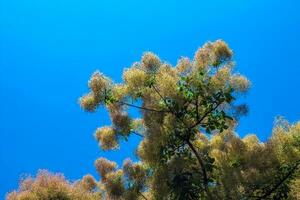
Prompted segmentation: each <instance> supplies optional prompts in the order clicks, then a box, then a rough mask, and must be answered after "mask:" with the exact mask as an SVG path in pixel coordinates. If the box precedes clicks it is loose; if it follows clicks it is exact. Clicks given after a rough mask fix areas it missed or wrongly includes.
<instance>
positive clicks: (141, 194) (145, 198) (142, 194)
mask: <svg viewBox="0 0 300 200" xmlns="http://www.w3.org/2000/svg"><path fill="white" fill-rule="evenodd" d="M139 194H140V195H141V196H142V197H143V199H145V200H148V199H147V198H146V197H145V195H143V193H141V192H139Z"/></svg>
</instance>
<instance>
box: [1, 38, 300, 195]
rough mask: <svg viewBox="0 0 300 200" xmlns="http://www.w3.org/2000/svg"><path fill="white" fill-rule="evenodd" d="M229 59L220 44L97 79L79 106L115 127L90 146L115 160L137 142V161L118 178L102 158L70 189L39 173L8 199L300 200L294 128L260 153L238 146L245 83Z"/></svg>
mask: <svg viewBox="0 0 300 200" xmlns="http://www.w3.org/2000/svg"><path fill="white" fill-rule="evenodd" d="M232 56H233V52H232V50H231V49H230V48H229V47H228V45H227V44H226V43H225V42H224V41H222V40H217V41H215V42H208V43H206V44H205V45H204V46H203V47H201V48H199V49H198V50H197V51H196V53H195V56H194V58H193V59H192V60H190V59H188V58H181V59H179V60H178V63H177V65H176V66H171V65H170V64H168V63H166V62H163V61H161V60H160V58H159V57H158V56H157V55H155V54H153V53H151V52H146V53H145V54H144V55H143V56H142V59H141V61H139V62H136V63H134V64H133V65H132V66H131V67H130V68H128V69H125V71H124V73H123V82H122V83H119V84H117V83H114V82H113V81H112V80H110V79H109V78H108V77H106V76H105V75H103V74H102V73H100V72H95V73H94V74H93V75H92V77H91V79H90V80H89V83H88V86H89V89H90V91H89V93H87V94H85V95H84V96H82V97H81V98H80V105H81V107H82V108H83V109H84V110H86V111H88V112H95V111H96V110H97V109H98V108H99V107H100V106H105V107H106V108H107V109H108V111H109V114H110V118H111V122H112V123H111V125H107V126H103V127H100V128H98V129H97V130H96V132H95V138H96V139H97V141H98V142H99V145H100V147H101V148H102V149H103V150H116V149H118V147H119V141H120V140H122V139H125V140H127V139H128V137H129V136H130V135H131V134H136V135H138V136H140V137H141V138H142V140H141V142H140V144H139V145H138V147H137V149H136V154H137V155H138V157H139V159H140V161H139V162H137V163H133V162H132V161H131V160H125V161H124V164H123V167H121V168H119V167H118V166H117V165H116V163H115V162H113V161H109V160H107V159H105V158H99V159H97V160H96V161H95V166H96V169H97V171H98V173H99V175H100V176H101V180H99V181H95V179H94V178H93V177H91V176H90V175H87V176H85V177H83V179H82V180H80V181H78V182H76V183H69V182H67V181H66V180H64V179H63V178H62V177H60V176H57V175H53V174H50V173H40V174H38V175H37V177H36V178H35V179H32V178H28V179H25V180H23V181H22V182H21V184H20V188H19V190H18V191H16V192H12V193H10V194H9V195H8V196H7V199H8V200H19V199H29V200H31V199H80V198H81V197H82V196H84V197H83V198H84V199H94V198H95V199H108V200H119V199H120V200H134V199H137V200H138V199H148V200H150V199H151V200H152V199H153V200H155V199H157V200H165V199H166V200H173V199H174V200H175V199H176V200H189V199H191V200H197V199H299V196H300V190H299V188H300V185H299V180H300V179H299V178H300V172H299V165H300V123H295V124H289V123H288V122H286V121H285V120H284V119H283V118H278V120H277V121H276V123H275V126H274V129H273V134H272V136H271V138H270V139H269V140H268V141H266V142H264V143H262V142H260V141H259V140H258V138H257V137H256V136H255V135H248V136H246V137H244V138H240V137H238V135H237V134H236V133H235V131H234V130H235V127H236V125H237V123H238V119H239V117H240V116H241V115H245V114H246V113H247V110H248V109H247V106H246V105H245V104H238V103H237V102H236V101H235V100H236V99H237V98H238V97H239V96H240V95H244V94H246V93H247V91H248V89H249V87H250V82H249V80H248V79H247V78H245V77H244V76H242V75H241V74H239V73H237V72H235V70H234V62H233V60H232ZM130 107H133V108H136V109H139V110H140V118H138V119H133V118H132V117H131V116H130V115H129V114H128V109H129V108H130ZM41 177H44V179H45V180H47V181H48V182H49V184H41V183H40V180H41V179H43V178H41ZM47 181H46V182H47ZM48 182H47V183H48ZM52 182H53V183H54V184H52ZM27 183H28V184H27ZM53 185H54V186H53ZM48 194H51V195H59V196H55V197H52V196H49V195H48ZM79 194H80V195H81V196H76V195H79ZM38 195H40V196H38ZM47 195H48V196H47ZM100 196H101V197H100Z"/></svg>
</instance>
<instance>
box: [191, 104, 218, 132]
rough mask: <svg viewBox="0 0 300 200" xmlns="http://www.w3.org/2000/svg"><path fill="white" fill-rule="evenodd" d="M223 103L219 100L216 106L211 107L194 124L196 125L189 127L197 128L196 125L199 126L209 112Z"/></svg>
mask: <svg viewBox="0 0 300 200" xmlns="http://www.w3.org/2000/svg"><path fill="white" fill-rule="evenodd" d="M221 104H222V102H219V103H217V104H216V105H215V106H214V107H212V108H211V109H209V110H208V111H207V112H206V113H204V115H203V116H202V117H201V118H200V119H199V120H198V121H197V122H196V123H195V124H194V125H192V126H191V127H190V128H189V129H193V128H195V127H196V126H198V125H199V124H200V123H201V122H202V121H203V120H204V119H205V117H207V115H208V114H209V113H211V112H212V111H214V110H215V109H217V108H218V107H219V105H221Z"/></svg>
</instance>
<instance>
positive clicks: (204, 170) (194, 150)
mask: <svg viewBox="0 0 300 200" xmlns="http://www.w3.org/2000/svg"><path fill="white" fill-rule="evenodd" d="M185 142H186V143H187V145H188V146H189V147H190V149H191V150H192V151H193V153H194V154H195V156H196V158H197V160H198V163H199V165H200V170H201V172H202V175H203V185H204V190H205V192H206V194H207V196H208V198H209V199H211V194H210V192H209V190H208V178H207V172H206V169H205V165H204V162H203V160H202V158H201V157H200V155H199V153H198V152H197V150H196V149H195V147H194V145H193V144H192V143H191V141H190V140H185Z"/></svg>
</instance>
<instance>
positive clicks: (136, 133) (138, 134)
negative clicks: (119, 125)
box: [131, 131, 145, 138]
mask: <svg viewBox="0 0 300 200" xmlns="http://www.w3.org/2000/svg"><path fill="white" fill-rule="evenodd" d="M131 133H133V134H135V135H137V136H140V137H142V138H144V137H145V136H144V135H142V134H140V133H138V132H135V131H131Z"/></svg>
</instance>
